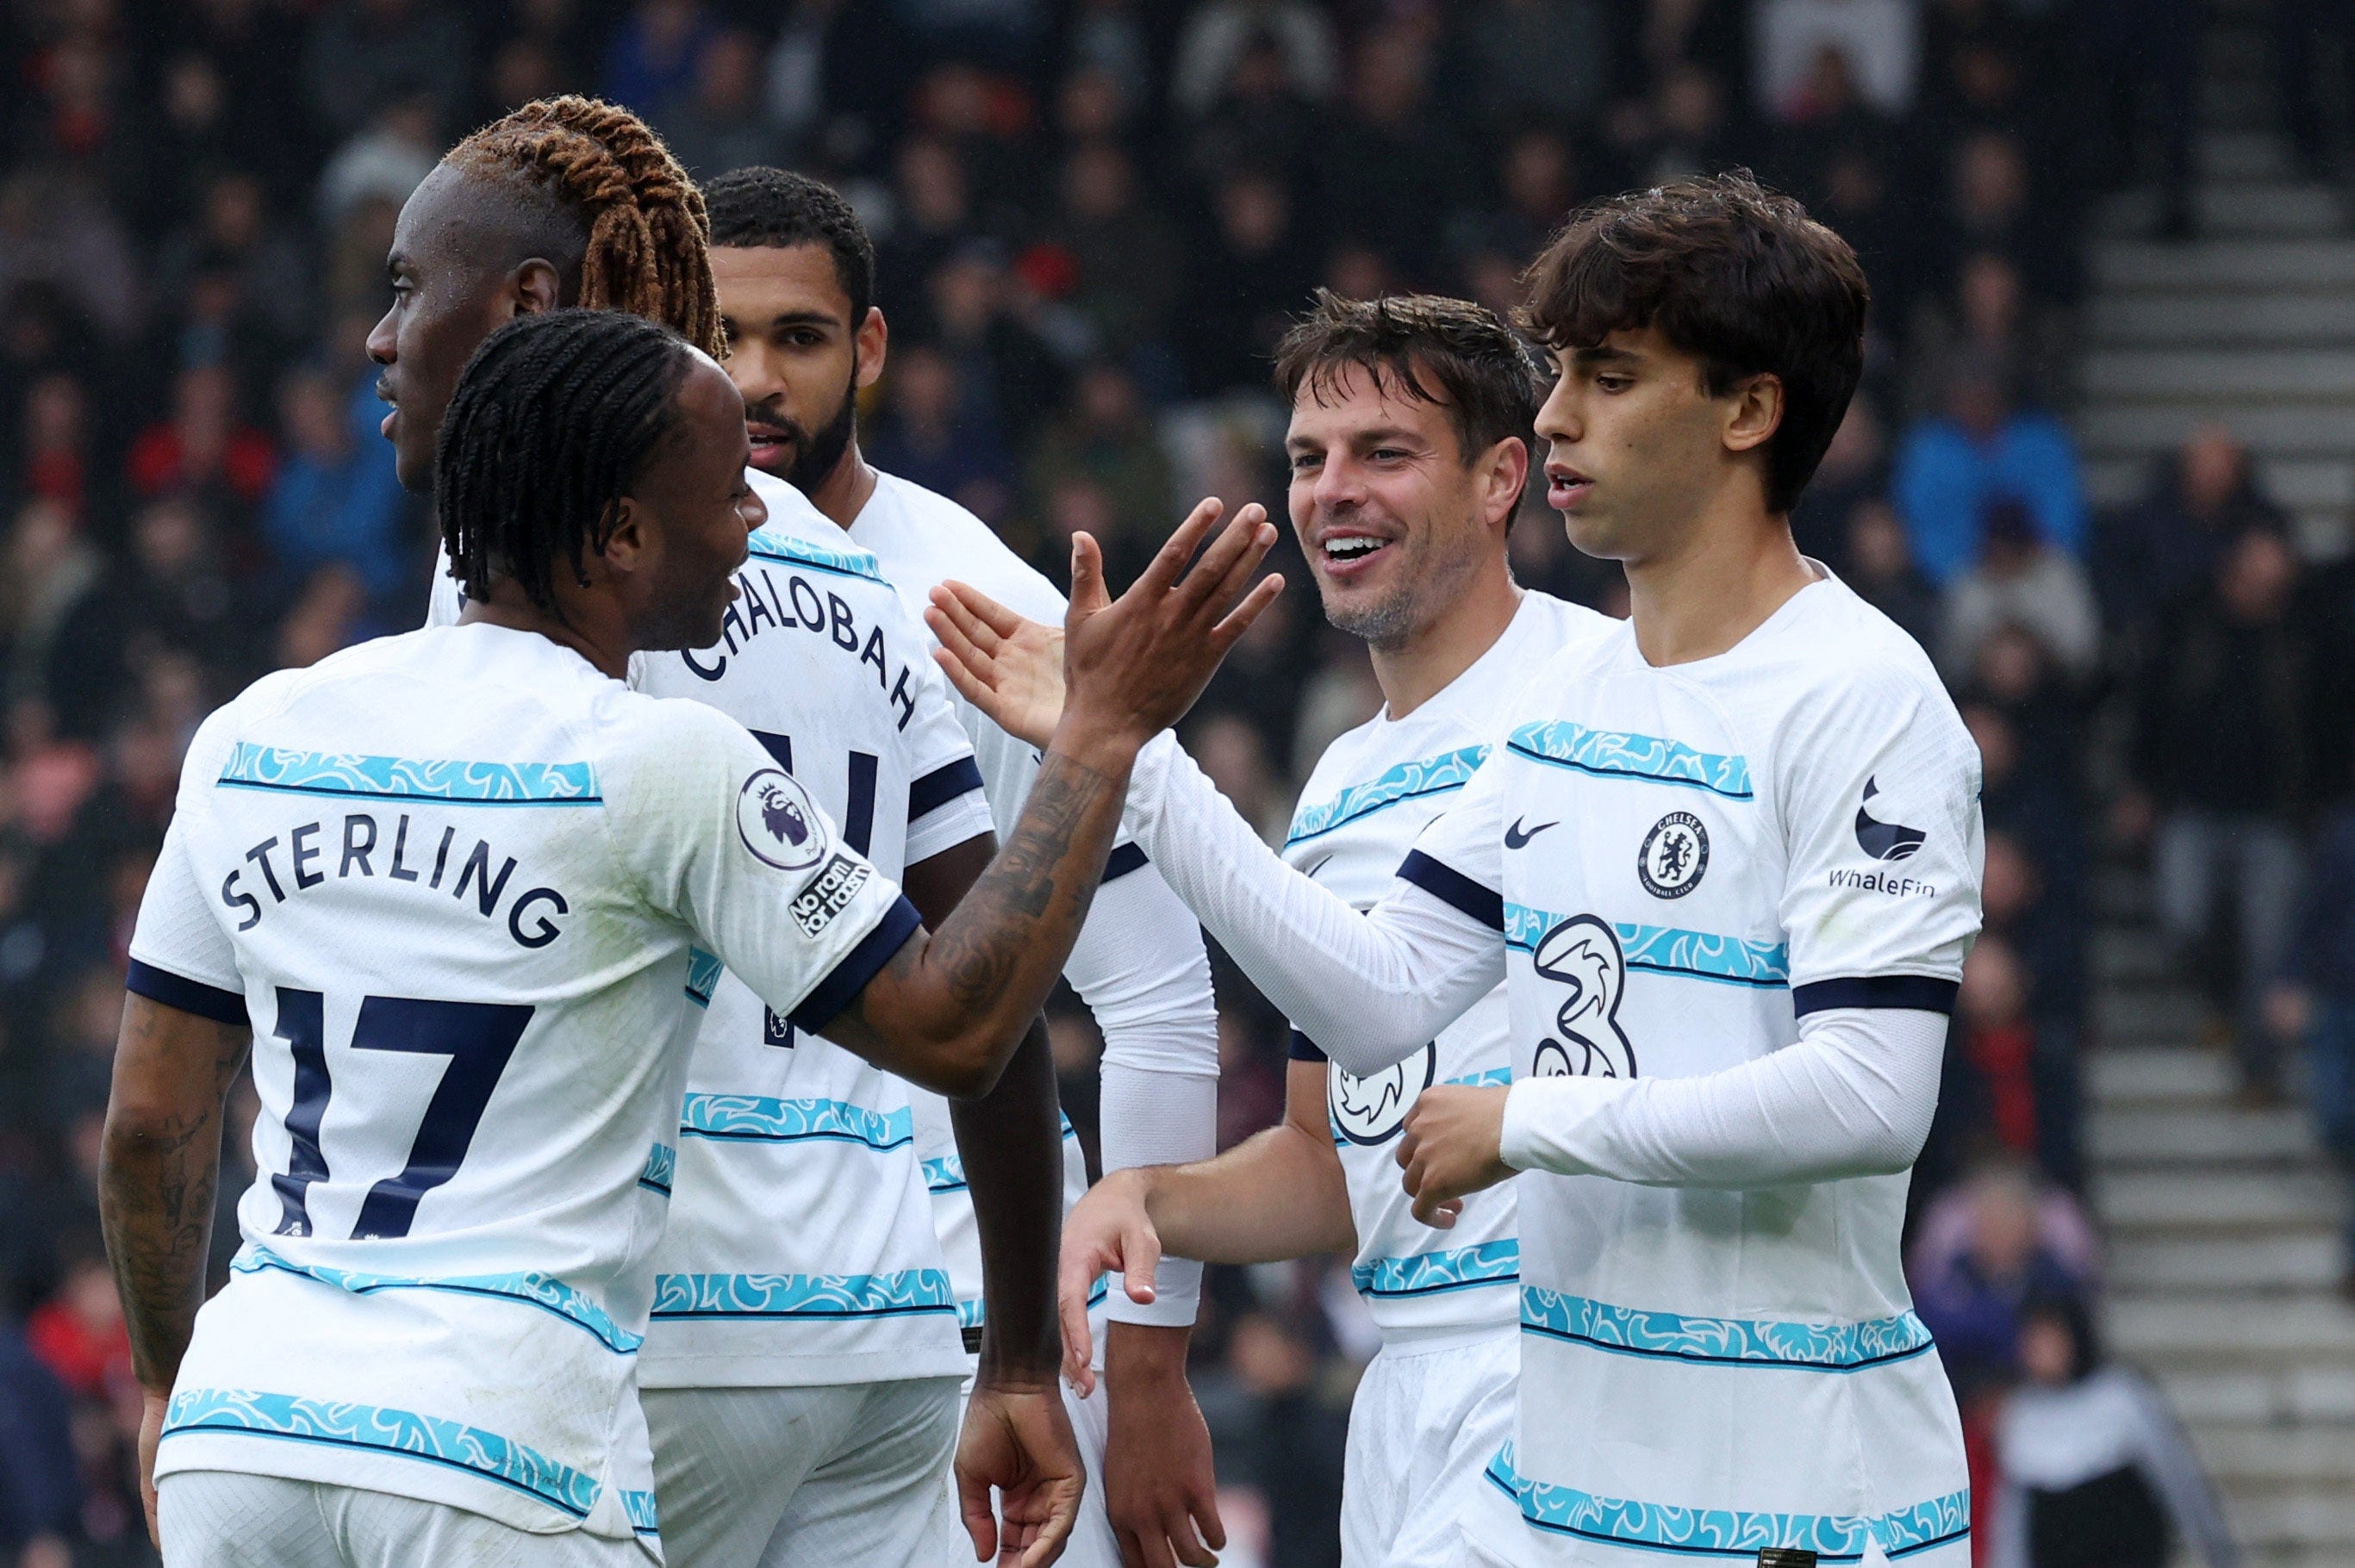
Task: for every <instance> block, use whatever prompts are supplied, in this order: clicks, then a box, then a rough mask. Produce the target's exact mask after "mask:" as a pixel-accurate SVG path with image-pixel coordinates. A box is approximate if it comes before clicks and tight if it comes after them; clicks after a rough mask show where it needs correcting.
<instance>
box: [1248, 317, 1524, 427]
mask: <svg viewBox="0 0 2355 1568" xmlns="http://www.w3.org/2000/svg"><path fill="white" fill-rule="evenodd" d="M1351 368H1355V369H1359V370H1363V371H1364V372H1365V373H1366V374H1367V375H1368V376H1369V377H1370V378H1371V379H1373V382H1374V384H1375V385H1376V386H1377V387H1379V388H1380V389H1382V390H1383V391H1385V392H1388V393H1391V394H1394V395H1396V396H1399V397H1402V398H1411V399H1413V400H1416V401H1418V402H1426V403H1439V404H1443V405H1444V406H1445V408H1446V410H1447V417H1448V421H1449V422H1450V423H1452V424H1453V425H1454V426H1455V442H1456V445H1457V446H1458V447H1459V448H1461V449H1462V450H1461V453H1460V456H1461V457H1462V459H1463V461H1464V463H1465V464H1466V465H1467V466H1468V465H1469V464H1471V463H1472V461H1473V460H1474V459H1475V458H1476V457H1478V456H1479V455H1480V454H1481V453H1484V452H1487V450H1488V449H1489V448H1490V447H1492V446H1495V445H1496V444H1497V443H1498V442H1500V441H1505V440H1508V439H1509V438H1513V437H1518V438H1519V439H1520V440H1522V441H1524V442H1526V441H1528V440H1529V426H1530V425H1531V423H1532V422H1534V421H1536V419H1537V414H1538V405H1539V404H1540V403H1542V402H1543V401H1544V400H1545V389H1546V377H1545V367H1544V366H1543V364H1541V363H1540V361H1539V359H1538V357H1537V356H1536V355H1535V354H1533V353H1531V352H1530V351H1529V347H1528V345H1526V344H1524V343H1523V342H1522V341H1521V340H1520V339H1519V338H1518V337H1517V336H1514V334H1513V330H1512V328H1511V327H1509V326H1508V325H1506V324H1505V322H1504V320H1503V318H1502V317H1500V316H1498V315H1497V313H1496V312H1495V311H1492V310H1490V309H1489V308H1488V307H1487V306H1486V305H1483V304H1474V303H1473V302H1472V301H1470V300H1459V299H1448V298H1445V297H1444V296H1442V295H1439V294H1386V295H1384V296H1383V297H1381V298H1380V299H1371V300H1349V299H1343V298H1342V297H1341V296H1340V295H1338V294H1337V293H1334V292H1333V291H1332V290H1330V289H1318V290H1317V291H1316V304H1313V305H1311V306H1310V307H1309V310H1308V314H1307V315H1304V316H1302V317H1301V318H1300V319H1299V320H1298V321H1297V322H1295V323H1294V324H1293V326H1292V330H1291V331H1289V332H1287V333H1285V334H1284V341H1283V342H1282V343H1280V344H1278V345H1276V350H1275V384H1276V386H1277V387H1278V388H1279V389H1281V390H1282V391H1283V393H1284V401H1286V402H1288V403H1289V402H1297V401H1298V400H1299V399H1300V395H1301V392H1302V391H1303V390H1304V389H1305V390H1306V392H1307V393H1308V395H1309V396H1310V397H1312V398H1316V399H1317V400H1319V401H1320V402H1321V401H1322V400H1324V398H1325V397H1326V395H1327V393H1329V392H1330V391H1331V390H1332V389H1333V387H1334V384H1335V382H1336V380H1337V378H1338V377H1339V376H1340V375H1341V374H1342V372H1344V371H1346V370H1348V369H1351Z"/></svg>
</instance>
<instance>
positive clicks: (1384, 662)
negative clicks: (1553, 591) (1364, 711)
mask: <svg viewBox="0 0 2355 1568" xmlns="http://www.w3.org/2000/svg"><path fill="white" fill-rule="evenodd" d="M1520 607H1521V590H1520V587H1519V585H1518V584H1517V583H1516V582H1514V581H1513V574H1512V571H1510V569H1509V568H1508V567H1507V566H1506V564H1505V558H1504V556H1503V554H1502V553H1499V554H1498V555H1497V557H1496V559H1495V560H1492V561H1489V562H1487V564H1486V565H1484V566H1483V567H1482V568H1481V570H1480V572H1479V575H1478V576H1476V577H1475V578H1474V579H1473V580H1472V581H1471V582H1470V583H1469V584H1468V585H1467V586H1466V587H1465V591H1464V593H1463V596H1462V597H1460V598H1458V599H1457V600H1456V601H1455V603H1452V604H1450V605H1449V606H1448V607H1447V610H1446V613H1444V614H1442V615H1441V616H1440V617H1439V618H1438V619H1437V620H1435V621H1433V623H1432V624H1430V625H1429V626H1427V627H1425V628H1424V629H1423V631H1421V632H1418V633H1417V634H1415V635H1414V636H1412V637H1411V638H1409V639H1408V640H1407V641H1406V642H1404V643H1401V644H1400V645H1398V646H1396V647H1389V648H1383V647H1375V648H1371V649H1369V651H1370V652H1371V654H1372V655H1373V661H1374V681H1375V684H1376V685H1378V686H1380V688H1382V709H1383V711H1384V712H1385V713H1387V714H1388V715H1389V716H1390V717H1391V719H1393V720H1398V719H1403V718H1405V717H1406V716H1407V715H1408V714H1410V713H1412V712H1413V711H1414V710H1415V709H1418V708H1420V707H1422V706H1423V704H1424V703H1426V702H1428V701H1430V700H1431V699H1433V697H1436V696H1438V695H1439V693H1441V692H1443V691H1444V690H1446V689H1447V688H1448V687H1449V686H1451V685H1453V684H1454V683H1455V677H1458V676H1460V675H1462V674H1463V673H1464V672H1465V670H1467V669H1470V668H1471V667H1473V666H1474V665H1475V664H1476V663H1478V662H1479V659H1480V656H1481V655H1483V654H1485V653H1487V651H1488V650H1489V649H1490V648H1493V647H1495V646H1496V645H1497V638H1498V637H1501V636H1503V635H1505V628H1506V627H1508V626H1509V625H1511V624H1513V616H1514V614H1515V613H1516V612H1518V610H1519V609H1520Z"/></svg>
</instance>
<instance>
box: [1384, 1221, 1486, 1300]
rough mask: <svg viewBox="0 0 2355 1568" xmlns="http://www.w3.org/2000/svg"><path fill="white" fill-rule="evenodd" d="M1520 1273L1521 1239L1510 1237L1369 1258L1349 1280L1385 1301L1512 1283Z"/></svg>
mask: <svg viewBox="0 0 2355 1568" xmlns="http://www.w3.org/2000/svg"><path fill="white" fill-rule="evenodd" d="M1520 1277H1521V1243H1519V1242H1518V1241H1515V1240H1513V1239H1512V1238H1510V1237H1507V1238H1506V1239H1504V1240H1502V1241H1495V1242H1483V1243H1480V1244H1479V1245H1478V1246H1476V1247H1459V1248H1457V1249H1456V1250H1455V1251H1454V1252H1449V1253H1416V1254H1415V1255H1414V1256H1413V1257H1411V1258H1369V1259H1367V1260H1366V1261H1365V1262H1364V1263H1361V1264H1356V1265H1354V1266H1353V1267H1351V1269H1350V1270H1349V1279H1350V1282H1351V1283H1352V1284H1354V1285H1357V1287H1358V1289H1359V1292H1360V1293H1361V1294H1363V1295H1366V1296H1377V1297H1380V1298H1381V1299H1382V1300H1386V1301H1396V1300H1399V1299H1401V1298H1402V1297H1406V1296H1440V1295H1444V1294H1445V1293H1447V1292H1449V1291H1456V1290H1477V1289H1481V1288H1483V1287H1485V1286H1488V1285H1513V1284H1516V1283H1518V1281H1519V1279H1520Z"/></svg>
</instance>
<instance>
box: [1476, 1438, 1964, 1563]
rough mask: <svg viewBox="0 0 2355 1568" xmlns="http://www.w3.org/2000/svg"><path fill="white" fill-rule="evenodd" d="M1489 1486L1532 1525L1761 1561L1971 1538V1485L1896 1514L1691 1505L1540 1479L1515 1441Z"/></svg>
mask: <svg viewBox="0 0 2355 1568" xmlns="http://www.w3.org/2000/svg"><path fill="white" fill-rule="evenodd" d="M1486 1474H1487V1479H1488V1484H1489V1485H1491V1486H1493V1487H1495V1488H1497V1490H1499V1491H1501V1492H1503V1493H1504V1494H1505V1495H1506V1496H1507V1497H1508V1498H1511V1499H1513V1500H1514V1502H1515V1503H1516V1504H1518V1506H1519V1508H1520V1510H1521V1518H1522V1520H1524V1521H1525V1522H1527V1523H1528V1524H1529V1525H1530V1526H1531V1527H1532V1528H1534V1529H1538V1530H1542V1531H1551V1532H1553V1533H1555V1534H1558V1535H1570V1536H1575V1537H1577V1538H1578V1539H1580V1540H1582V1541H1594V1542H1596V1543H1597V1544H1599V1545H1604V1546H1622V1547H1626V1548H1629V1549H1631V1550H1634V1551H1640V1552H1673V1553H1678V1554H1681V1555H1685V1556H1691V1557H1718V1558H1730V1559H1739V1560H1742V1561H1747V1562H1754V1561H1756V1559H1757V1556H1758V1553H1759V1552H1760V1551H1761V1550H1762V1549H1763V1548H1765V1547H1770V1546H1784V1547H1797V1548H1800V1549H1802V1550H1804V1551H1808V1552H1814V1553H1815V1554H1816V1560H1817V1562H1819V1563H1856V1562H1860V1561H1862V1559H1863V1557H1864V1552H1865V1548H1866V1546H1867V1545H1868V1544H1869V1543H1870V1542H1873V1541H1878V1542H1880V1545H1881V1551H1882V1552H1883V1553H1885V1554H1886V1555H1887V1556H1889V1557H1890V1558H1891V1559H1892V1560H1894V1559H1898V1558H1902V1557H1906V1556H1909V1555H1911V1554H1912V1553H1913V1552H1926V1551H1928V1550H1929V1549H1930V1548H1931V1547H1933V1546H1944V1545H1946V1544H1947V1543H1949V1542H1952V1541H1967V1540H1968V1539H1970V1533H1971V1494H1970V1491H1969V1489H1968V1488H1965V1489H1964V1490H1962V1491H1958V1492H1949V1493H1947V1494H1946V1495H1945V1497H1942V1498H1932V1499H1929V1500H1928V1501H1927V1502H1920V1503H1915V1504H1914V1505H1913V1507H1911V1508H1905V1509H1898V1510H1897V1511H1895V1512H1894V1513H1885V1514H1881V1515H1879V1516H1877V1517H1874V1518H1870V1519H1867V1518H1862V1517H1859V1516H1857V1515H1853V1514H1826V1513H1764V1512H1753V1511H1752V1510H1749V1509H1704V1508H1687V1507H1681V1506H1678V1505H1676V1504H1671V1503H1648V1502H1633V1501H1630V1500H1628V1499H1625V1498H1605V1497H1598V1496H1596V1495H1595V1494H1594V1493H1593V1492H1585V1491H1581V1490H1579V1489H1578V1488H1576V1487H1561V1486H1554V1485H1552V1484H1550V1483H1549V1482H1545V1481H1532V1480H1529V1479H1528V1478H1526V1477H1523V1476H1521V1475H1520V1474H1519V1473H1518V1471H1517V1470H1516V1469H1515V1468H1514V1456H1513V1445H1511V1444H1509V1443H1508V1444H1506V1445H1504V1447H1503V1448H1501V1449H1499V1450H1498V1451H1497V1456H1496V1457H1495V1458H1493V1459H1491V1460H1489V1461H1488V1467H1487V1472H1486Z"/></svg>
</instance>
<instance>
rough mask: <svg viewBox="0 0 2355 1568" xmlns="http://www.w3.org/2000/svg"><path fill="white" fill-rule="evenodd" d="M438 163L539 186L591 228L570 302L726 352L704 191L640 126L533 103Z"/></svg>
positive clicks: (582, 109)
mask: <svg viewBox="0 0 2355 1568" xmlns="http://www.w3.org/2000/svg"><path fill="white" fill-rule="evenodd" d="M442 162H443V163H445V164H448V165H451V166H452V167H453V168H457V169H461V170H464V171H465V172H466V173H468V174H474V175H479V176H485V177H486V178H490V179H494V180H501V181H506V182H508V183H510V184H517V185H521V186H523V187H527V188H529V189H532V190H534V191H537V192H538V194H539V195H541V196H542V197H546V198H547V199H549V201H551V202H552V203H554V204H555V205H556V206H557V207H559V208H561V209H563V210H564V211H565V212H567V213H568V214H570V215H573V216H576V217H577V218H578V219H579V220H580V221H581V223H583V224H585V225H586V227H587V229H588V236H587V241H586V244H585V246H584V247H583V251H582V254H581V272H580V280H579V283H580V286H579V292H578V294H577V296H576V297H575V298H574V300H573V301H572V303H573V304H579V305H581V306H582V307H583V308H585V309H589V310H615V311H627V312H628V313H629V314H631V315H642V316H645V318H646V319H647V320H649V321H658V322H661V323H662V324H663V325H666V326H667V327H669V328H670V329H671V330H672V331H674V332H676V333H677V334H678V335H679V336H681V337H684V338H686V339H687V341H688V342H689V343H692V344H693V345H695V346H696V347H698V348H700V349H702V350H703V351H704V352H705V353H706V354H709V355H710V356H711V357H713V358H715V359H716V358H719V357H721V356H722V355H724V354H725V353H726V352H727V349H726V346H725V342H724V340H723V338H722V336H721V334H720V328H719V293H718V292H717V291H716V290H715V289H714V288H713V287H712V283H711V257H710V251H709V246H710V241H711V223H710V220H709V219H708V218H707V217H706V216H705V214H704V208H703V193H702V192H701V191H699V190H698V189H697V188H696V186H695V182H694V181H693V180H692V179H689V178H688V177H687V171H686V170H685V169H684V168H682V167H680V166H679V163H678V160H677V159H676V158H674V157H672V156H671V155H670V149H669V148H667V147H666V146H664V145H663V144H662V138H661V137H659V136H657V135H655V133H654V131H653V130H652V129H651V128H650V127H649V126H648V125H647V124H646V123H645V121H643V120H641V119H639V118H638V117H637V116H636V115H634V114H633V113H631V112H629V111H628V110H626V109H623V107H621V106H620V105H619V104H614V103H607V102H604V101H602V100H599V99H594V98H581V97H579V96H577V95H575V94H572V93H567V94H565V95H564V96H562V97H560V98H542V99H537V100H535V101H532V102H529V103H527V104H525V105H524V106H523V107H522V108H520V109H518V110H517V111H516V112H514V113H512V114H509V115H506V117H505V118H503V119H499V120H495V121H493V122H492V123H489V124H488V125H485V126H484V127H483V128H482V129H481V130H479V131H477V132H475V133H474V134H473V135H471V136H469V137H467V138H466V139H465V140H464V141H463V142H461V143H459V144H457V145H456V146H455V147H453V148H452V149H451V150H450V154H449V155H448V156H447V157H445V158H443V159H442Z"/></svg>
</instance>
